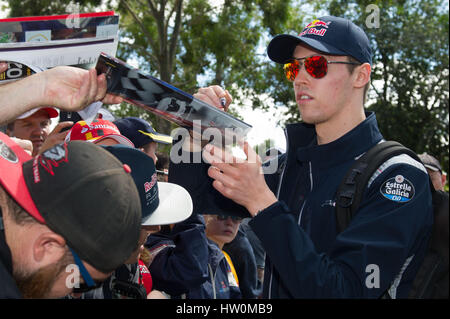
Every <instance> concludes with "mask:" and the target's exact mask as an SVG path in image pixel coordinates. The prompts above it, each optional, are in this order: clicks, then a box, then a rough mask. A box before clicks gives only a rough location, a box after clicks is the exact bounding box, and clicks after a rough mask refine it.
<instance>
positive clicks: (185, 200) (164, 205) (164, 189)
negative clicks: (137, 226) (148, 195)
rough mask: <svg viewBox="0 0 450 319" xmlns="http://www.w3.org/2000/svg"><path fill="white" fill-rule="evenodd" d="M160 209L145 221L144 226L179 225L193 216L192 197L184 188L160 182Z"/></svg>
mask: <svg viewBox="0 0 450 319" xmlns="http://www.w3.org/2000/svg"><path fill="white" fill-rule="evenodd" d="M158 193H159V194H158V195H159V205H158V208H157V209H156V210H155V211H154V212H153V213H152V214H151V215H150V216H149V217H147V218H146V219H145V220H143V221H142V225H143V226H155V225H169V224H174V223H179V222H181V221H183V220H185V219H187V218H188V217H189V216H191V214H192V209H193V204H192V198H191V195H189V193H188V191H187V190H185V189H184V188H183V187H181V186H180V185H177V184H173V183H165V182H158Z"/></svg>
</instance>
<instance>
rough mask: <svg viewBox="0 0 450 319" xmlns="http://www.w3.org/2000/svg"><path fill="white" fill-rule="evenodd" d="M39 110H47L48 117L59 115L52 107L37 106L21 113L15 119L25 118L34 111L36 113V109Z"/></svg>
mask: <svg viewBox="0 0 450 319" xmlns="http://www.w3.org/2000/svg"><path fill="white" fill-rule="evenodd" d="M40 110H45V111H47V114H48V117H49V118H54V117H57V116H58V115H59V112H58V111H57V110H56V109H55V108H53V107H38V108H35V109H32V110H29V111H28V112H25V113H23V114H22V115H20V116H18V117H17V119H18V120H21V119H24V118H27V117H29V116H31V115H33V114H34V113H36V112H37V111H40Z"/></svg>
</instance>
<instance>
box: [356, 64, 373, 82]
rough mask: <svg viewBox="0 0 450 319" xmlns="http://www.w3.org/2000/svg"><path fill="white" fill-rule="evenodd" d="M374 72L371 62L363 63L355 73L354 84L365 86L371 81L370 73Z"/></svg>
mask: <svg viewBox="0 0 450 319" xmlns="http://www.w3.org/2000/svg"><path fill="white" fill-rule="evenodd" d="M371 72H372V68H371V67H370V64H369V63H363V64H362V65H360V66H358V67H357V68H356V69H355V71H354V73H355V81H354V86H355V87H356V88H363V87H364V86H365V85H366V84H367V83H369V81H370V73H371Z"/></svg>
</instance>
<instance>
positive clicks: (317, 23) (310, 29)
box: [299, 20, 332, 37]
mask: <svg viewBox="0 0 450 319" xmlns="http://www.w3.org/2000/svg"><path fill="white" fill-rule="evenodd" d="M331 22H332V21H330V22H324V21H321V20H314V21H313V22H311V23H309V24H308V25H307V26H306V27H305V28H304V29H303V31H302V32H301V33H300V34H299V36H300V37H301V36H303V35H305V34H313V35H318V36H321V37H323V36H324V35H325V33H326V32H327V29H328V26H329V25H330V24H331ZM318 27H320V29H316V28H318Z"/></svg>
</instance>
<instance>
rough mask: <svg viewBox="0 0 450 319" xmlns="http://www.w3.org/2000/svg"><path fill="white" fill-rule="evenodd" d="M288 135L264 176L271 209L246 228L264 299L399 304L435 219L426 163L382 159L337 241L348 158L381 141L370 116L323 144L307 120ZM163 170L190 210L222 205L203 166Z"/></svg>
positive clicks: (291, 127)
mask: <svg viewBox="0 0 450 319" xmlns="http://www.w3.org/2000/svg"><path fill="white" fill-rule="evenodd" d="M286 136H287V152H286V153H285V154H283V155H281V156H280V157H279V158H277V159H276V161H278V162H277V163H275V164H276V165H277V167H278V169H277V171H276V173H272V174H266V175H265V178H266V182H267V184H268V185H269V187H270V188H271V190H272V191H273V192H274V193H275V195H276V196H277V198H278V202H276V203H275V204H273V205H271V206H270V207H268V208H266V209H264V210H263V211H261V212H259V214H258V215H257V216H256V217H255V218H253V220H252V221H251V222H250V223H249V224H250V225H251V227H252V229H253V231H254V232H255V234H256V235H257V236H258V238H259V239H260V240H261V242H262V245H263V247H264V249H265V251H266V265H265V278H264V287H263V298H379V297H381V296H382V295H383V294H384V293H385V292H388V293H389V295H390V297H391V298H406V297H407V295H408V291H409V289H410V286H411V283H412V281H413V278H414V276H415V274H416V272H417V269H418V267H419V265H420V263H421V261H422V260H423V256H424V253H425V249H426V245H427V243H428V241H429V238H430V233H431V225H432V222H433V214H432V204H431V192H430V186H429V182H428V176H427V173H426V170H425V168H424V167H423V165H422V164H421V163H418V162H416V161H415V160H413V159H412V158H411V157H409V156H407V155H399V156H396V157H393V158H391V159H390V160H388V161H387V162H385V163H384V164H383V165H382V166H381V167H380V168H379V169H378V170H377V172H376V173H375V174H374V176H373V177H372V179H371V180H370V181H369V186H368V188H367V190H366V191H365V193H364V195H363V199H362V202H361V205H360V208H359V210H358V211H357V212H356V215H355V217H354V218H353V220H352V222H351V223H350V225H349V227H348V228H347V229H346V230H344V231H343V232H342V233H340V234H337V228H336V217H335V201H336V198H335V196H336V190H337V188H338V186H339V184H340V183H341V181H342V179H343V177H344V175H345V173H346V172H347V170H348V169H349V168H350V166H351V165H352V163H353V162H354V160H355V159H356V158H358V157H359V156H361V155H362V154H363V153H365V152H366V151H368V150H369V149H370V148H371V147H373V146H374V145H375V144H377V143H379V142H380V141H381V140H382V139H383V137H382V135H381V133H380V131H379V129H378V125H377V121H376V117H375V114H374V113H368V114H367V118H366V120H365V121H363V122H362V123H361V124H359V125H358V126H357V127H355V128H354V129H353V130H351V131H350V132H348V133H347V134H345V135H344V136H342V137H341V138H339V139H337V140H335V141H333V142H331V143H328V144H325V145H317V142H316V133H315V129H314V126H312V125H308V124H304V123H298V124H290V125H288V126H287V128H286ZM170 165H171V166H170V170H169V171H170V174H171V175H172V177H171V176H170V175H169V180H170V179H171V180H172V182H175V183H178V184H181V185H182V186H184V187H185V188H187V189H188V191H189V192H190V194H191V196H192V198H193V201H194V210H195V209H198V210H201V211H205V210H207V209H208V207H205V205H207V206H208V205H209V206H211V205H214V204H215V203H219V202H224V203H225V202H227V200H224V197H223V196H222V197H223V198H222V199H221V200H220V201H218V200H216V198H219V197H220V196H221V195H220V196H218V195H217V194H218V192H217V191H215V190H214V189H213V188H212V185H211V179H210V178H209V177H208V176H207V173H206V172H207V169H208V167H207V165H204V167H203V168H201V165H197V164H175V163H172V162H171V164H170ZM208 179H209V180H208ZM211 194H213V195H211ZM228 201H229V200H228ZM229 202H231V201H229ZM227 205H229V207H228V208H227V210H228V211H229V210H230V209H231V207H232V205H230V204H229V203H227ZM240 207H241V208H242V206H240ZM214 209H217V207H215V208H214ZM152 274H153V272H152Z"/></svg>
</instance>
